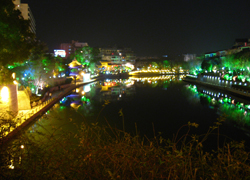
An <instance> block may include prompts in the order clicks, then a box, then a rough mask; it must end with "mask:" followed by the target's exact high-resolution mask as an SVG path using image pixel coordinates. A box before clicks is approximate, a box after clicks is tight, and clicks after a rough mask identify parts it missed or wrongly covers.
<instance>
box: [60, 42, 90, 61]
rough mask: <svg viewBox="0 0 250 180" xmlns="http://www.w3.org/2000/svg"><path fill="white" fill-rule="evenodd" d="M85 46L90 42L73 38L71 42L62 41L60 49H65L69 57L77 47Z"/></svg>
mask: <svg viewBox="0 0 250 180" xmlns="http://www.w3.org/2000/svg"><path fill="white" fill-rule="evenodd" d="M85 46H88V43H86V42H78V41H74V40H72V42H71V43H61V44H60V49H63V50H65V52H66V58H67V57H69V56H70V55H71V54H74V53H75V51H76V50H77V49H79V48H83V47H85Z"/></svg>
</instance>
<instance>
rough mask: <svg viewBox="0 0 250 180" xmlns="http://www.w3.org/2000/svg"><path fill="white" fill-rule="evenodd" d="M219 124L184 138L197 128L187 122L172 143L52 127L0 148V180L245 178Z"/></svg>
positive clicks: (242, 157)
mask: <svg viewBox="0 0 250 180" xmlns="http://www.w3.org/2000/svg"><path fill="white" fill-rule="evenodd" d="M107 104H108V102H105V105H107ZM105 105H104V107H103V108H105ZM102 110H103V109H102ZM120 114H121V116H123V114H122V110H121V112H120ZM99 115H100V114H99ZM99 115H98V117H99ZM223 121H224V118H223V117H221V118H220V119H218V121H217V122H216V123H215V124H214V126H212V127H209V129H208V131H207V132H206V133H205V134H203V135H190V134H189V131H190V129H191V128H198V124H196V123H190V122H189V123H188V124H186V125H183V126H182V127H181V128H180V129H179V130H178V131H177V133H176V135H175V136H174V137H173V138H172V140H170V139H164V138H163V137H162V136H161V134H160V133H159V134H158V135H155V136H154V138H152V139H148V138H147V137H145V136H139V135H135V136H131V135H130V134H129V133H127V132H125V131H123V130H119V129H116V128H112V127H111V126H110V125H109V123H108V121H107V124H108V125H107V126H106V127H101V126H99V125H98V123H93V124H91V125H86V124H82V126H81V127H79V133H77V134H74V133H71V132H61V130H60V129H59V128H58V129H55V130H54V131H53V132H50V133H48V134H41V138H40V139H37V138H36V139H33V138H32V137H31V136H29V137H27V136H26V135H22V136H21V137H20V138H19V139H17V140H16V141H14V142H12V143H10V144H9V146H8V147H7V148H3V147H2V149H1V169H0V179H25V180H26V179H53V180H54V179H129V180H130V179H171V180H172V179H180V180H185V179H227V180H230V179H232V180H235V179H250V165H249V152H248V151H247V150H245V146H244V142H234V141H231V142H229V143H225V144H224V145H223V146H221V147H220V145H219V136H220V134H219V129H220V126H221V125H222V122H223ZM185 129H186V133H184V134H179V132H181V131H183V130H185ZM56 132H60V133H56ZM212 134H216V135H217V136H218V139H217V142H215V144H216V145H217V148H216V149H214V150H212V151H207V150H205V149H204V147H203V146H204V145H205V144H206V141H207V139H208V138H210V136H211V135H212ZM72 139H74V141H72ZM45 140H46V141H45ZM22 145H23V146H22ZM11 167H12V168H13V167H14V169H11Z"/></svg>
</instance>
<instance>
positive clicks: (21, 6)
mask: <svg viewBox="0 0 250 180" xmlns="http://www.w3.org/2000/svg"><path fill="white" fill-rule="evenodd" d="M13 3H14V4H15V5H16V9H18V10H20V11H21V13H22V16H23V18H24V19H25V20H29V21H30V30H31V32H32V33H34V34H36V21H35V18H34V16H33V14H32V12H31V10H30V7H29V5H28V4H27V3H21V0H13Z"/></svg>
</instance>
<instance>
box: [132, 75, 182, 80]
mask: <svg viewBox="0 0 250 180" xmlns="http://www.w3.org/2000/svg"><path fill="white" fill-rule="evenodd" d="M182 78H183V77H180V80H181V79H182ZM129 79H132V80H137V81H147V80H164V79H169V80H171V79H175V77H174V76H161V77H144V78H136V77H129Z"/></svg>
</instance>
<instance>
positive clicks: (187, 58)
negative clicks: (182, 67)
mask: <svg viewBox="0 0 250 180" xmlns="http://www.w3.org/2000/svg"><path fill="white" fill-rule="evenodd" d="M183 56H184V61H185V62H188V61H194V60H196V54H183Z"/></svg>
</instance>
